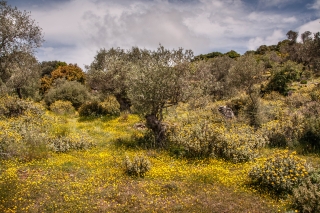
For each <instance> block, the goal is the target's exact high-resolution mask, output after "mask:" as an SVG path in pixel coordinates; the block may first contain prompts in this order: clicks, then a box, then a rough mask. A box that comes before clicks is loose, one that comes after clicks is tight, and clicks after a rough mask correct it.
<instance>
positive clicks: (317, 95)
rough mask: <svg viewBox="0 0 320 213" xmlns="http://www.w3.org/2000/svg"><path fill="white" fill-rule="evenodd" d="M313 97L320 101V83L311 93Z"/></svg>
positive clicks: (314, 99)
mask: <svg viewBox="0 0 320 213" xmlns="http://www.w3.org/2000/svg"><path fill="white" fill-rule="evenodd" d="M310 96H311V99H312V100H313V101H317V102H318V103H320V85H319V84H318V85H317V86H316V87H315V88H314V89H313V90H312V91H311V93H310Z"/></svg>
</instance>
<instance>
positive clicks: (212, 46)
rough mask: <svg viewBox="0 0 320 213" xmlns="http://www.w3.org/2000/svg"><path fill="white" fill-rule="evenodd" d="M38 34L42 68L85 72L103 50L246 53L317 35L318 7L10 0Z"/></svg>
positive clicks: (256, 0)
mask: <svg viewBox="0 0 320 213" xmlns="http://www.w3.org/2000/svg"><path fill="white" fill-rule="evenodd" d="M7 2H8V4H9V5H11V6H16V7H17V8H18V9H20V10H26V11H30V12H31V17H32V18H33V19H35V20H36V22H38V24H39V25H40V27H41V28H42V29H43V33H44V39H45V42H44V43H43V45H42V47H41V48H39V49H38V50H37V53H36V56H37V57H38V59H39V60H40V61H51V60H60V61H65V62H67V63H77V64H78V65H79V66H80V67H82V68H83V67H84V65H89V64H90V63H91V62H92V61H93V58H94V56H95V55H96V53H97V51H98V50H99V49H100V48H106V49H109V48H111V47H120V48H123V49H129V48H131V47H132V46H138V47H140V48H147V49H156V48H157V47H158V46H159V43H161V44H162V45H163V46H164V47H166V48H168V49H177V48H179V47H182V48H184V49H192V50H193V51H194V54H195V55H198V54H206V53H209V52H213V51H220V52H223V53H224V52H228V51H230V50H235V51H237V52H239V53H241V54H243V53H244V52H245V51H247V50H255V49H256V48H257V47H259V46H260V45H262V44H267V45H272V44H277V42H278V41H280V40H283V39H285V38H286V33H287V32H288V31H289V30H294V31H299V32H300V33H302V32H305V31H307V30H308V31H311V32H313V33H315V32H319V31H320V0H7Z"/></svg>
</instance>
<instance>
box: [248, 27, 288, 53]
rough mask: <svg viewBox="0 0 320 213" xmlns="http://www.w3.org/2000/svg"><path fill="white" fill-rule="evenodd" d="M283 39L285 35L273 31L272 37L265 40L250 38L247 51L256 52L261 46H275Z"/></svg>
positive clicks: (279, 31)
mask: <svg viewBox="0 0 320 213" xmlns="http://www.w3.org/2000/svg"><path fill="white" fill-rule="evenodd" d="M283 39H285V34H284V33H283V32H282V31H281V30H275V31H273V33H272V35H270V36H267V37H265V38H262V37H255V38H251V39H250V40H249V42H248V49H249V50H256V49H257V48H258V47H259V46H261V45H273V44H277V43H278V42H279V41H281V40H283Z"/></svg>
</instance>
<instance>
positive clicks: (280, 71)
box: [264, 61, 302, 95]
mask: <svg viewBox="0 0 320 213" xmlns="http://www.w3.org/2000/svg"><path fill="white" fill-rule="evenodd" d="M301 72H302V66H301V65H300V64H297V63H295V62H292V61H287V62H285V63H284V64H283V65H282V66H277V67H274V68H273V69H272V76H271V79H270V81H269V82H268V84H267V86H266V89H265V91H264V92H271V91H277V92H279V93H280V94H282V95H287V93H288V91H289V83H291V82H293V81H298V80H299V79H300V75H301Z"/></svg>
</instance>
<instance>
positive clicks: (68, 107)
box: [50, 100, 75, 115]
mask: <svg viewBox="0 0 320 213" xmlns="http://www.w3.org/2000/svg"><path fill="white" fill-rule="evenodd" d="M50 110H51V111H52V112H54V113H56V114H58V115H71V114H74V113H75V109H74V107H73V106H72V103H71V102H70V101H61V100H57V101H55V102H54V103H52V104H51V105H50Z"/></svg>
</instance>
